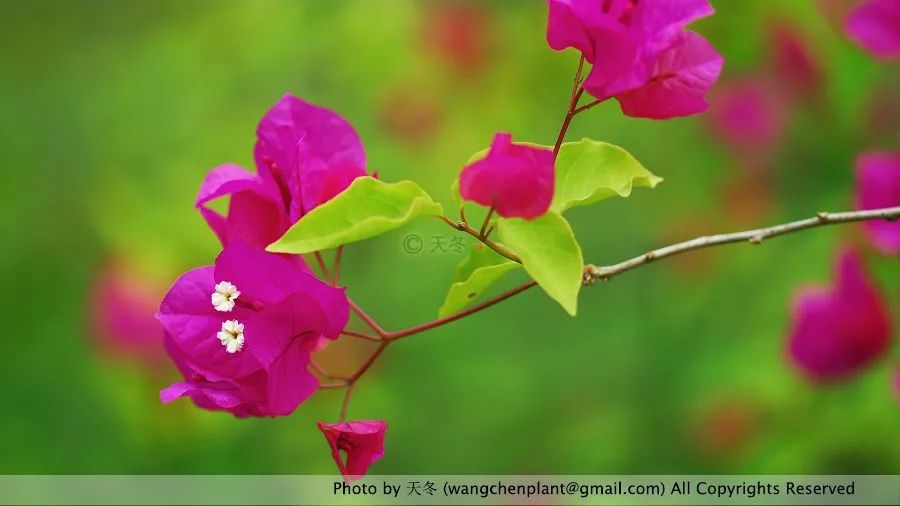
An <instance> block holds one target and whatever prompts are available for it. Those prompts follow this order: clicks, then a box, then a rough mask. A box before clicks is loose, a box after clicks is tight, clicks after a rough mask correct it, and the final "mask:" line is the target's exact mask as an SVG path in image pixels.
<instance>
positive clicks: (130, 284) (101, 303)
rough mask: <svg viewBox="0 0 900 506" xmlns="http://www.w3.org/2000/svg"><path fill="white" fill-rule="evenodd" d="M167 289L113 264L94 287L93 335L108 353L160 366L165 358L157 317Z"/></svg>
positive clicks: (122, 264)
mask: <svg viewBox="0 0 900 506" xmlns="http://www.w3.org/2000/svg"><path fill="white" fill-rule="evenodd" d="M165 292H166V286H165V285H164V284H163V283H162V282H160V281H159V280H157V279H155V278H152V277H148V276H146V275H142V274H139V273H138V272H137V271H136V270H135V269H134V268H133V267H131V266H129V265H128V264H126V263H123V262H121V261H116V260H113V261H109V262H107V263H106V264H105V265H104V266H103V267H102V269H101V271H100V273H99V274H98V275H97V278H96V279H95V280H94V282H93V285H92V288H91V296H90V297H91V304H90V306H89V307H90V311H91V313H90V322H91V332H92V334H93V335H94V337H96V338H97V342H98V343H99V344H100V346H101V347H102V349H103V350H104V351H108V352H112V353H113V354H121V355H127V356H131V357H134V358H137V359H139V360H140V361H141V362H142V363H143V364H147V365H154V366H155V365H157V364H158V363H162V362H163V360H164V357H165V354H164V353H163V334H162V332H161V331H160V329H159V323H157V321H156V319H155V318H154V317H153V315H154V314H155V313H156V308H157V305H158V303H159V300H160V298H162V296H163V294H164V293H165Z"/></svg>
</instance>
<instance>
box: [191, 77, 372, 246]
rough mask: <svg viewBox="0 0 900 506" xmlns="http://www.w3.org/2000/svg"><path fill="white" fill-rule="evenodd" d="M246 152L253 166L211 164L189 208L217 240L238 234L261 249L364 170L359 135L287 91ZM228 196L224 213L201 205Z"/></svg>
mask: <svg viewBox="0 0 900 506" xmlns="http://www.w3.org/2000/svg"><path fill="white" fill-rule="evenodd" d="M254 158H255V159H256V165H257V169H258V172H256V173H254V172H250V171H248V170H246V169H242V168H241V167H238V166H237V165H233V164H225V165H222V166H219V167H216V168H215V169H213V170H211V171H210V172H209V174H207V176H206V179H205V180H204V181H203V184H202V186H201V188H200V193H199V194H198V195H197V202H196V205H197V208H198V209H199V210H200V213H201V215H202V216H203V218H204V219H205V220H206V222H207V223H208V224H209V226H210V228H212V229H213V231H214V232H215V233H216V235H218V237H219V239H220V240H221V241H222V244H223V245H227V244H228V243H229V241H230V240H232V239H240V240H242V241H244V242H246V243H248V244H250V245H251V246H255V247H260V248H264V247H265V246H268V245H269V244H271V243H272V242H274V241H275V240H276V239H278V238H279V237H281V236H282V235H283V234H284V232H285V231H287V229H288V228H289V227H290V226H291V225H292V224H294V222H296V221H297V220H298V219H300V218H301V217H302V216H303V215H304V214H306V213H307V212H309V211H310V210H311V209H313V208H314V207H316V206H318V205H319V204H322V203H323V202H325V201H327V200H329V199H331V198H332V197H334V196H335V195H337V194H338V193H340V192H341V191H343V190H344V189H345V188H347V186H349V185H350V183H351V182H352V181H353V179H355V178H357V177H359V176H364V175H365V174H366V171H365V165H366V157H365V152H364V151H363V146H362V142H360V140H359V136H358V135H357V134H356V131H354V130H353V127H351V126H350V124H349V123H347V121H345V120H344V119H343V118H341V117H340V116H338V115H337V114H335V113H333V112H332V111H329V110H328V109H324V108H321V107H317V106H314V105H312V104H309V103H306V102H304V101H302V100H300V99H299V98H297V97H295V96H293V95H290V94H287V95H284V96H283V97H282V98H281V100H279V101H278V103H276V104H275V105H274V106H273V107H272V108H271V109H270V110H269V111H268V112H267V113H266V115H265V116H263V118H262V120H261V121H260V123H259V127H258V128H257V142H256V147H255V149H254ZM226 195H230V196H231V201H230V203H229V208H228V214H227V216H222V215H221V214H219V213H217V212H215V211H213V210H211V209H209V208H208V207H206V204H207V203H208V202H210V201H212V200H215V199H217V198H220V197H224V196H226Z"/></svg>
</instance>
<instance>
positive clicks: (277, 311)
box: [244, 283, 349, 367]
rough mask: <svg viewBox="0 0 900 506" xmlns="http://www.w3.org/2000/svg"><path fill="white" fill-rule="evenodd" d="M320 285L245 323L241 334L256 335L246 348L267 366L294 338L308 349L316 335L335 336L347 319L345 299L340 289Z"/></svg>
mask: <svg viewBox="0 0 900 506" xmlns="http://www.w3.org/2000/svg"><path fill="white" fill-rule="evenodd" d="M322 287H324V289H322V290H317V289H313V290H310V291H308V292H297V293H295V294H292V295H291V296H289V297H287V298H286V299H284V300H283V301H281V302H279V303H277V304H274V305H271V306H268V307H266V309H265V310H264V311H260V312H259V313H258V314H256V315H254V316H253V317H252V318H251V319H250V320H249V321H248V322H247V325H246V328H245V332H244V335H245V336H249V335H250V334H251V333H252V335H254V336H256V339H255V340H254V341H253V342H252V343H248V348H249V350H250V352H251V353H253V354H254V355H256V357H257V359H258V360H259V361H260V363H262V364H263V365H264V366H266V367H268V366H269V365H270V364H271V363H272V362H274V361H275V360H277V359H278V357H280V356H281V354H282V353H283V352H284V350H285V349H287V348H288V347H289V346H290V345H291V343H293V342H294V341H298V342H301V343H304V345H305V346H306V347H307V349H309V350H312V349H313V348H314V347H315V346H316V345H317V344H318V343H319V339H320V338H325V339H336V338H337V337H338V336H339V335H340V333H341V331H342V330H343V329H344V326H345V325H346V324H347V320H348V319H349V313H348V312H344V311H345V310H344V308H347V307H348V304H347V298H346V296H345V295H344V291H343V289H333V288H331V287H329V286H328V285H325V284H324V283H322Z"/></svg>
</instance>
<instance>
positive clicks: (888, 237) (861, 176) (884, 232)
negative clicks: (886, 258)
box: [856, 152, 900, 255]
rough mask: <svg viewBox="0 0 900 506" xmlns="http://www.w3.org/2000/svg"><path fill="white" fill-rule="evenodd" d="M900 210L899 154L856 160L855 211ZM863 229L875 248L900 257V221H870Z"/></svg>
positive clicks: (864, 224) (872, 153)
mask: <svg viewBox="0 0 900 506" xmlns="http://www.w3.org/2000/svg"><path fill="white" fill-rule="evenodd" d="M894 206H900V153H886V152H871V153H864V154H863V155H861V156H860V157H859V158H858V159H857V160H856V207H857V209H877V208H881V207H894ZM863 227H864V229H865V231H866V233H867V234H868V236H869V239H870V240H871V241H872V243H873V244H875V246H876V247H877V248H878V249H879V250H881V251H882V252H884V253H886V254H893V255H896V254H900V221H887V220H873V221H867V222H865V223H863Z"/></svg>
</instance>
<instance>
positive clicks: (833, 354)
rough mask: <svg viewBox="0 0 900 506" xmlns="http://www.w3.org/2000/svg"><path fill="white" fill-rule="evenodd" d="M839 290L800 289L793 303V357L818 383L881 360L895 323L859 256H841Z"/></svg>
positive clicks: (791, 352)
mask: <svg viewBox="0 0 900 506" xmlns="http://www.w3.org/2000/svg"><path fill="white" fill-rule="evenodd" d="M836 278H837V279H836V283H835V285H834V286H832V287H830V288H827V289H821V288H815V289H812V288H807V289H803V290H801V291H800V292H799V293H798V294H797V296H796V298H795V301H794V309H793V315H792V320H793V323H792V328H791V332H790V339H789V341H788V353H789V355H790V357H791V359H792V360H793V361H794V363H795V364H796V365H797V366H798V367H799V369H800V370H801V371H802V372H803V373H804V374H805V375H806V376H808V377H810V378H811V379H813V380H818V381H832V380H838V379H843V378H846V377H849V376H852V375H853V374H855V373H857V372H859V371H860V370H861V369H863V368H864V367H866V366H867V365H868V364H870V363H871V362H872V361H874V360H875V359H877V358H878V357H879V356H880V355H881V354H883V352H884V351H885V350H886V349H887V347H888V344H889V342H890V334H891V329H890V320H889V319H888V313H887V311H886V308H885V306H884V304H883V302H882V300H881V296H880V294H879V293H878V290H877V288H876V287H875V286H874V285H873V284H871V283H870V281H869V280H868V279H867V277H866V273H865V271H864V270H863V267H862V265H861V263H860V260H859V258H858V256H857V255H856V254H855V253H854V252H852V251H845V252H843V253H841V254H840V255H839V257H838V260H837V272H836Z"/></svg>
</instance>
